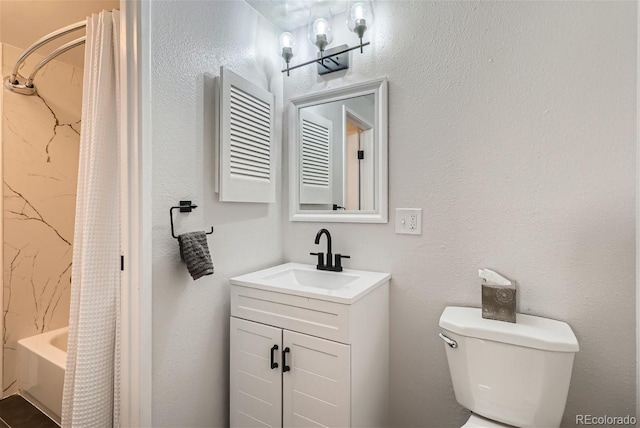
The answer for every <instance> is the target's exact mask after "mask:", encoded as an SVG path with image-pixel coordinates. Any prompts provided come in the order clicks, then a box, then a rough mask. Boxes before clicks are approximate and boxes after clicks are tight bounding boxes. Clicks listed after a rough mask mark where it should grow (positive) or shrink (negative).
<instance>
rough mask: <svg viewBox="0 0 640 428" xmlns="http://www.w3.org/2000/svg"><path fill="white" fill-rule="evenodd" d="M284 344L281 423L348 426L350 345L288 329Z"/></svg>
mask: <svg viewBox="0 0 640 428" xmlns="http://www.w3.org/2000/svg"><path fill="white" fill-rule="evenodd" d="M283 346H284V351H285V356H284V357H283V362H282V364H283V370H284V371H283V373H282V382H283V384H282V387H283V390H282V400H283V403H282V417H283V426H284V427H286V428H289V427H341V428H343V427H348V426H350V423H351V413H350V398H351V382H350V348H349V346H348V345H343V344H341V343H337V342H331V341H329V340H324V339H318V338H317V337H313V336H308V335H306V334H299V333H294V332H291V331H288V330H284V332H283ZM287 348H288V349H289V351H288V352H286V351H287ZM284 360H286V361H284ZM287 366H288V367H289V368H290V369H289V370H288V371H286V370H287Z"/></svg>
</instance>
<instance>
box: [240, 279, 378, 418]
mask: <svg viewBox="0 0 640 428" xmlns="http://www.w3.org/2000/svg"><path fill="white" fill-rule="evenodd" d="M388 299H389V283H388V281H387V282H385V283H384V284H382V285H380V286H378V287H377V288H376V289H375V290H373V291H371V292H370V293H369V294H367V295H365V296H364V297H362V298H361V299H360V300H358V301H356V302H354V303H352V304H341V303H336V302H329V301H323V300H317V299H313V298H308V297H300V296H294V295H288V294H284V293H278V292H273V291H266V290H259V289H255V288H251V287H245V286H240V285H235V284H233V283H232V285H231V315H232V316H231V323H230V325H231V328H230V426H231V427H236V428H237V427H285V428H288V427H334V428H344V427H352V426H353V427H361V426H367V427H386V426H388V419H387V417H388V415H387V406H388V388H389V349H388V346H389V343H388V341H389V336H388V335H389V330H388V322H389V311H388V302H389V300H388Z"/></svg>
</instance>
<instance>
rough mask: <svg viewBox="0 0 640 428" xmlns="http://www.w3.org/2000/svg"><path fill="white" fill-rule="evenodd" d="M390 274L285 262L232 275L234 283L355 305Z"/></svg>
mask: <svg viewBox="0 0 640 428" xmlns="http://www.w3.org/2000/svg"><path fill="white" fill-rule="evenodd" d="M390 277H391V275H390V274H388V273H380V272H369V271H361V270H354V269H344V270H343V271H342V272H328V271H322V270H317V269H316V267H315V266H314V265H306V264H301V263H285V264H283V265H279V266H275V267H272V268H268V269H263V270H260V271H257V272H252V273H248V274H246V275H241V276H237V277H235V278H231V284H233V285H240V286H245V287H251V288H259V289H263V290H269V291H276V292H279V293H285V294H293V295H297V296H305V297H313V298H316V299H320V300H329V301H334V302H339V303H347V304H351V303H353V302H355V301H356V300H358V299H359V298H361V297H363V296H365V295H366V294H368V293H369V292H371V291H372V290H374V289H375V288H376V287H377V286H379V285H381V284H383V283H385V282H386V281H388V280H389V278H390Z"/></svg>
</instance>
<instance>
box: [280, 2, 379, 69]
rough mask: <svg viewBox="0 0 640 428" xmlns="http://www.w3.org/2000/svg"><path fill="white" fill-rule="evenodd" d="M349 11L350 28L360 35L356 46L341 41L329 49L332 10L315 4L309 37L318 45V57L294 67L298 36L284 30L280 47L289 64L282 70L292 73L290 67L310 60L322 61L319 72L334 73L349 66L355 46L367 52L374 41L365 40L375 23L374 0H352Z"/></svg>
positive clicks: (331, 33)
mask: <svg viewBox="0 0 640 428" xmlns="http://www.w3.org/2000/svg"><path fill="white" fill-rule="evenodd" d="M346 13H347V28H348V29H349V30H350V31H352V32H354V33H355V34H356V35H357V36H358V38H359V39H360V44H359V45H357V46H353V47H349V46H348V45H341V46H338V47H336V48H333V49H328V50H327V47H328V46H329V45H330V44H331V42H332V41H333V32H332V31H331V25H330V24H329V22H330V21H331V15H330V13H324V14H323V13H322V11H321V10H320V9H319V8H314V9H312V10H311V11H310V14H309V25H308V37H309V41H310V42H311V44H313V45H314V46H316V47H317V48H318V54H317V56H318V57H317V58H316V59H312V60H310V61H307V62H303V63H302V64H298V65H295V66H293V67H290V66H289V64H290V63H291V59H292V58H293V57H294V55H295V40H294V37H293V35H292V34H291V33H288V32H285V33H282V34H281V35H280V49H281V55H282V58H283V59H284V61H285V63H286V64H287V68H285V69H283V70H282V72H283V73H284V72H286V73H287V76H289V71H290V70H295V69H296V68H300V67H304V66H306V65H310V64H317V65H318V73H319V74H326V73H332V72H334V71H338V70H344V69H347V68H349V56H348V55H345V54H346V53H347V52H350V51H352V50H355V49H360V53H363V48H364V47H365V46H368V45H369V44H370V42H366V43H363V42H362V37H363V36H364V34H365V32H366V31H367V30H368V29H370V28H371V26H372V25H373V17H374V15H373V5H372V3H371V0H362V1H350V2H349V5H348V8H347V12H346Z"/></svg>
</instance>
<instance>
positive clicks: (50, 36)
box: [9, 20, 87, 84]
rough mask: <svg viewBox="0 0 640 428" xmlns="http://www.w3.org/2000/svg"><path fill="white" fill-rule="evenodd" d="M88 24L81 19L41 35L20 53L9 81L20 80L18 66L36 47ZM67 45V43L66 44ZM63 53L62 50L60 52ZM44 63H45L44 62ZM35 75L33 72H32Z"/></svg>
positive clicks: (14, 82) (13, 82)
mask: <svg viewBox="0 0 640 428" xmlns="http://www.w3.org/2000/svg"><path fill="white" fill-rule="evenodd" d="M86 26H87V21H86V20H85V21H79V22H76V23H75V24H71V25H67V26H66V27H63V28H61V29H59V30H56V31H54V32H53V33H49V34H47V35H46V36H44V37H41V38H40V39H38V40H37V41H36V42H35V43H34V44H32V45H31V46H30V47H29V48H27V50H25V51H24V52H23V53H22V55H20V57H19V58H18V61H16V65H15V66H14V67H13V71H12V72H11V76H10V77H9V81H10V82H11V83H12V84H17V83H18V82H17V81H16V77H17V76H18V68H20V65H21V64H22V63H23V62H24V60H25V59H26V58H27V57H28V56H29V55H31V54H32V53H33V52H34V51H35V50H36V49H38V48H40V47H42V46H43V45H45V44H47V43H49V42H50V41H52V40H55V39H57V38H59V37H62V36H64V35H66V34H69V33H71V32H73V31H76V30H79V29H80V28H84V27H86ZM78 40H79V39H78ZM65 46H66V45H65ZM60 53H62V52H60ZM43 65H44V64H43ZM32 75H33V73H32Z"/></svg>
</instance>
